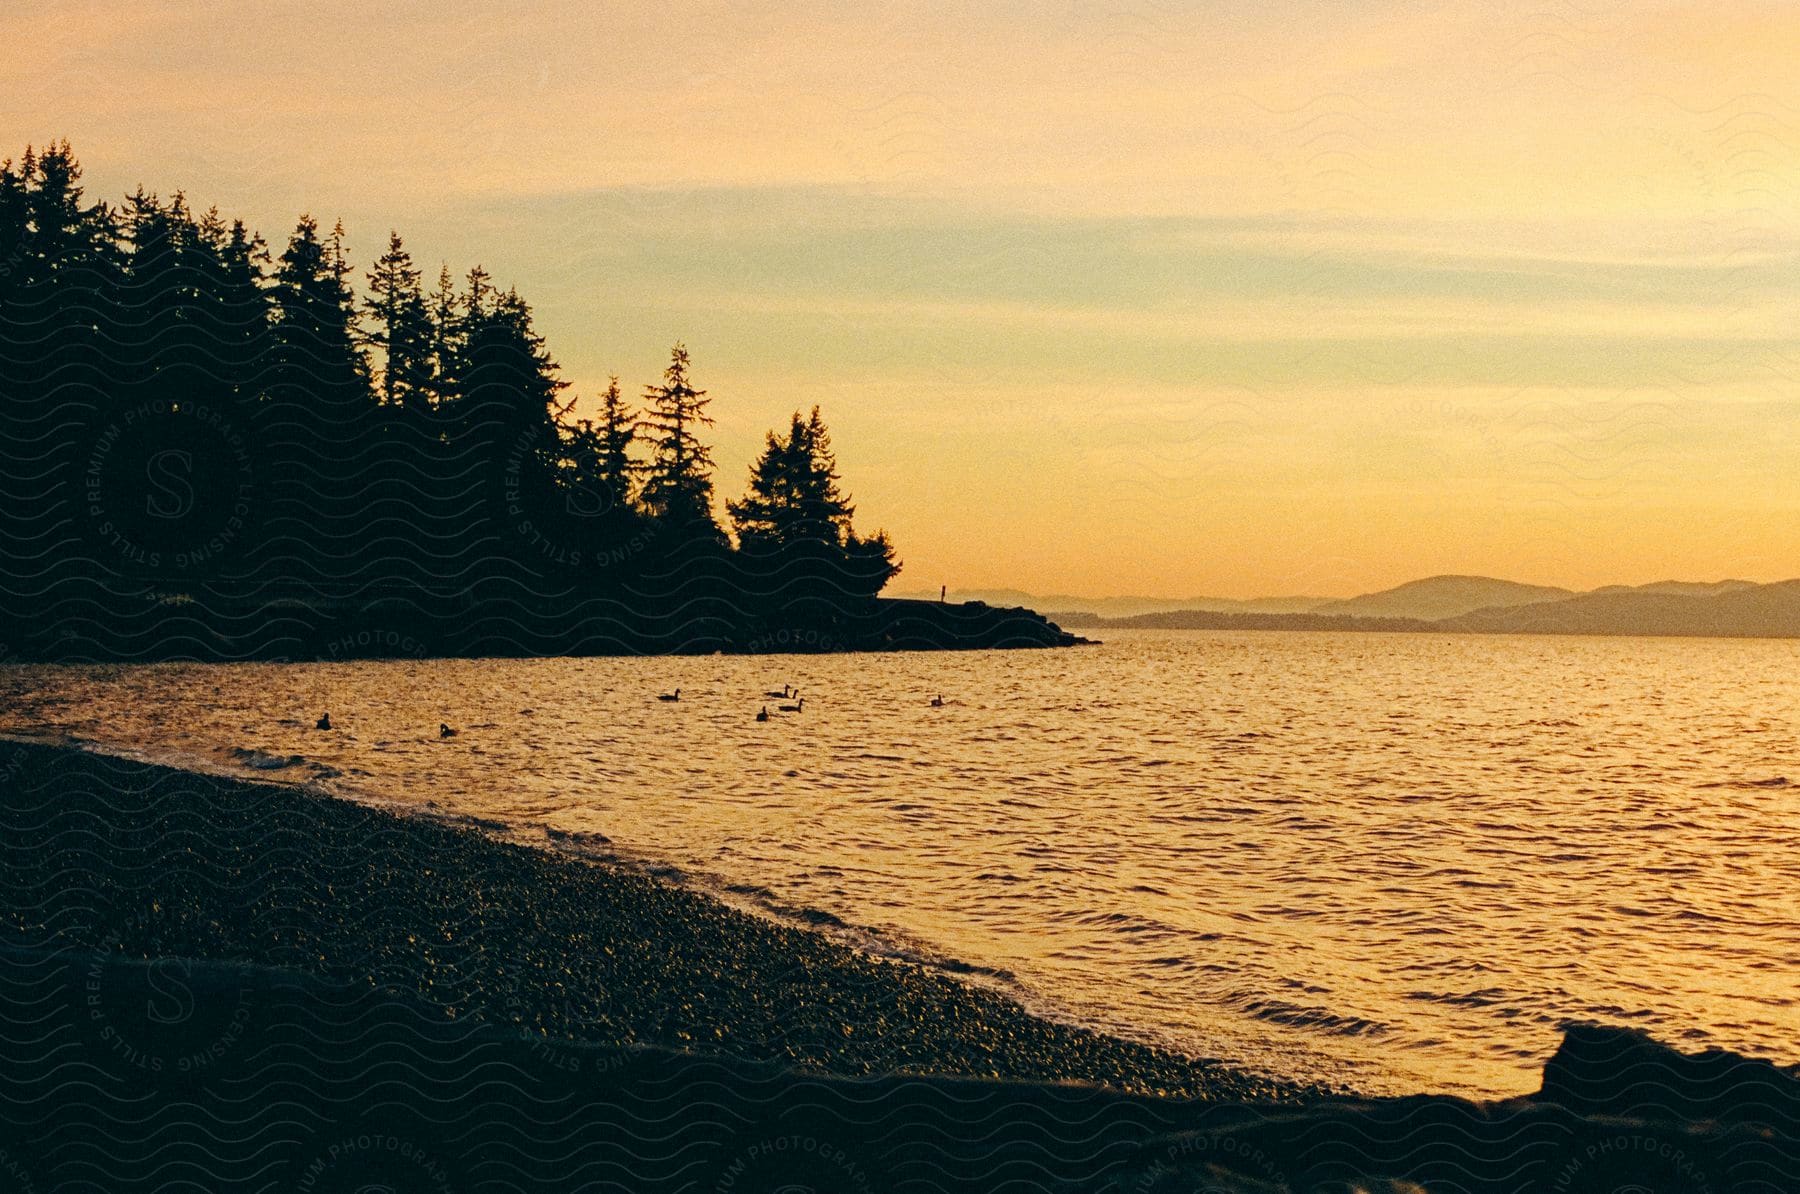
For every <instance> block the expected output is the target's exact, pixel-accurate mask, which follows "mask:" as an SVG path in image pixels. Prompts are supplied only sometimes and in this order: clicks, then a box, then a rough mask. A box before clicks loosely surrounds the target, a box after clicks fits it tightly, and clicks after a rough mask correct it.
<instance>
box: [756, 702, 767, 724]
mask: <svg viewBox="0 0 1800 1194" xmlns="http://www.w3.org/2000/svg"><path fill="white" fill-rule="evenodd" d="M756 720H758V721H767V720H769V707H768V706H767V705H764V706H763V707H762V708H760V709H758V710H757V711H756Z"/></svg>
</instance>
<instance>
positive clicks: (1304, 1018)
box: [1244, 999, 1388, 1036]
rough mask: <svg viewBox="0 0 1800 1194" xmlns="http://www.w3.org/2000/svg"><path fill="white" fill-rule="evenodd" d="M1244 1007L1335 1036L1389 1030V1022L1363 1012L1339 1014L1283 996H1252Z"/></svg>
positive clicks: (1261, 1017) (1258, 1014)
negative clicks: (1362, 1013) (1288, 1001)
mask: <svg viewBox="0 0 1800 1194" xmlns="http://www.w3.org/2000/svg"><path fill="white" fill-rule="evenodd" d="M1244 1010H1245V1011H1246V1012H1248V1013H1250V1014H1251V1015H1252V1016H1255V1017H1256V1018H1257V1019H1258V1020H1267V1021H1269V1022H1270V1023H1272V1024H1285V1025H1287V1026H1288V1027H1290V1028H1315V1029H1318V1030H1320V1031H1321V1032H1328V1033H1330V1034H1331V1035H1333V1036H1380V1035H1381V1034H1383V1033H1385V1032H1387V1031H1388V1028H1387V1025H1385V1024H1381V1023H1378V1022H1376V1021H1374V1020H1366V1019H1364V1018H1363V1017H1361V1016H1340V1015H1338V1014H1337V1013H1336V1012H1332V1011H1328V1010H1327V1009H1325V1008H1322V1007H1308V1006H1306V1005H1304V1004H1298V1003H1287V1002H1285V1001H1283V1000H1280V999H1253V1000H1251V1001H1250V1002H1248V1003H1246V1004H1245V1005H1244Z"/></svg>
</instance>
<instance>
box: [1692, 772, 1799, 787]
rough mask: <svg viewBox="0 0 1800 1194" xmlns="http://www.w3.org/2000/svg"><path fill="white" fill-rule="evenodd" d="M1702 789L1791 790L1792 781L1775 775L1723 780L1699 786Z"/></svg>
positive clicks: (1783, 776)
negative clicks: (1762, 777)
mask: <svg viewBox="0 0 1800 1194" xmlns="http://www.w3.org/2000/svg"><path fill="white" fill-rule="evenodd" d="M1699 786H1700V787H1702V788H1739V789H1745V788H1791V787H1793V786H1794V783H1793V781H1792V780H1790V779H1788V777H1787V776H1785V775H1774V776H1770V777H1769V778H1768V779H1721V780H1714V781H1712V782H1711V783H1704V784H1700V785H1699Z"/></svg>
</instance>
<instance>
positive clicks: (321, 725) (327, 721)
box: [313, 713, 331, 730]
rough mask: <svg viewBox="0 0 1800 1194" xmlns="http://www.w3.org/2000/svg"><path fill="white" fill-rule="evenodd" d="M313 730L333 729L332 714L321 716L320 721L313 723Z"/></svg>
mask: <svg viewBox="0 0 1800 1194" xmlns="http://www.w3.org/2000/svg"><path fill="white" fill-rule="evenodd" d="M313 728H314V729H316V730H329V729H330V728H331V714H330V713H322V714H320V715H319V720H318V721H316V722H314V723H313Z"/></svg>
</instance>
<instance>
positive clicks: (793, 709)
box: [778, 697, 806, 713]
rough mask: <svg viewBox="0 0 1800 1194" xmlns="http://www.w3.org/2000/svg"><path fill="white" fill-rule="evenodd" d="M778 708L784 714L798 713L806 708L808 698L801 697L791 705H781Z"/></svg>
mask: <svg viewBox="0 0 1800 1194" xmlns="http://www.w3.org/2000/svg"><path fill="white" fill-rule="evenodd" d="M778 707H779V708H780V710H781V711H782V712H783V713H798V712H800V710H802V709H804V708H806V698H805V697H801V698H800V699H799V700H797V701H795V702H794V703H793V704H791V705H781V706H778Z"/></svg>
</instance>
